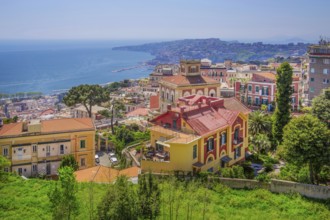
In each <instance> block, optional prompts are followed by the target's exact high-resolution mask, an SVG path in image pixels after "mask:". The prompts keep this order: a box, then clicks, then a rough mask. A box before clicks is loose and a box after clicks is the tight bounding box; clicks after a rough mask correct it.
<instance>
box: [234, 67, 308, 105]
mask: <svg viewBox="0 0 330 220" xmlns="http://www.w3.org/2000/svg"><path fill="white" fill-rule="evenodd" d="M292 90H293V94H292V96H291V105H292V109H293V110H297V109H299V102H300V97H301V95H302V93H303V91H302V88H301V83H300V79H299V77H296V76H294V77H293V78H292ZM275 94H276V76H275V74H274V73H270V72H261V73H254V74H253V76H252V79H251V80H250V81H249V82H247V83H244V84H243V83H241V82H236V83H235V97H236V98H237V99H238V100H240V101H241V102H243V103H245V104H247V105H249V106H261V105H262V104H264V105H268V106H270V105H273V103H274V102H275Z"/></svg>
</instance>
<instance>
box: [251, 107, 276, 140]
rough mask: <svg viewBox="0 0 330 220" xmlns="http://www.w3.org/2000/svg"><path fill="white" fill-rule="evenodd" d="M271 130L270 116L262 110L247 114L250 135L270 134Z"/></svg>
mask: <svg viewBox="0 0 330 220" xmlns="http://www.w3.org/2000/svg"><path fill="white" fill-rule="evenodd" d="M271 131H272V122H271V118H270V117H269V116H268V115H266V114H265V113H263V112H262V111H255V112H252V113H251V114H250V116H249V133H250V134H251V136H252V137H254V136H256V135H257V134H260V133H262V134H267V135H270V134H271Z"/></svg>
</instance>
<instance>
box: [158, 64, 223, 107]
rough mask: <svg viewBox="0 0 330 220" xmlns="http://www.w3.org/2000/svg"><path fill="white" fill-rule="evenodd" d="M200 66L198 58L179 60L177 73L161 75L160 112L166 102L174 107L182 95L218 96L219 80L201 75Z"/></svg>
mask: <svg viewBox="0 0 330 220" xmlns="http://www.w3.org/2000/svg"><path fill="white" fill-rule="evenodd" d="M200 67H201V61H200V60H181V61H180V73H179V74H178V75H176V76H167V77H163V78H162V79H161V80H160V81H159V91H160V96H159V104H160V111H161V112H165V111H166V108H167V105H168V104H170V105H172V107H175V103H176V102H177V100H178V99H179V98H181V97H184V96H190V95H195V94H196V95H206V96H211V97H220V82H218V81H216V80H214V79H212V78H210V77H207V76H202V75H201V72H200Z"/></svg>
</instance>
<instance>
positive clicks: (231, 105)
mask: <svg viewBox="0 0 330 220" xmlns="http://www.w3.org/2000/svg"><path fill="white" fill-rule="evenodd" d="M223 100H224V107H225V109H228V110H232V111H239V112H242V113H244V114H249V113H250V111H251V110H250V109H249V108H248V107H246V106H245V105H244V104H243V103H241V102H240V101H239V100H238V99H236V98H223Z"/></svg>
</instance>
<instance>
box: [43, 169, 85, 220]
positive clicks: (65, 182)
mask: <svg viewBox="0 0 330 220" xmlns="http://www.w3.org/2000/svg"><path fill="white" fill-rule="evenodd" d="M76 193H77V182H76V178H75V176H74V171H73V169H72V168H71V167H63V168H60V169H59V181H58V182H57V183H56V185H55V188H54V189H52V190H51V191H50V193H49V194H48V197H49V200H50V202H51V209H52V212H53V219H71V218H72V217H74V216H76V215H78V213H79V203H78V200H77V197H76Z"/></svg>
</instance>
